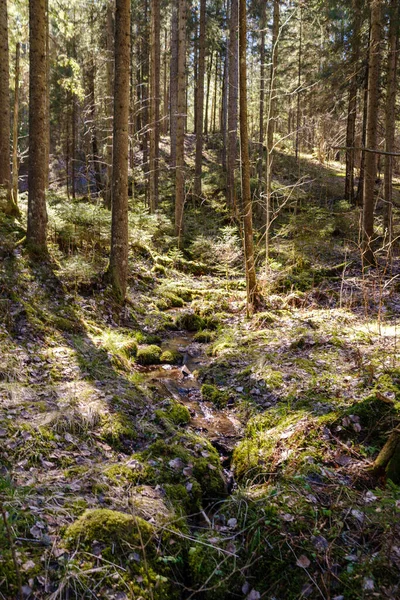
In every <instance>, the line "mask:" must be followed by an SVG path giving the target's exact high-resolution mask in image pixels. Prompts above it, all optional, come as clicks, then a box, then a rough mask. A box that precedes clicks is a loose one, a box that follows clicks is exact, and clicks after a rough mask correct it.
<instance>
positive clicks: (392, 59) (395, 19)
mask: <svg viewBox="0 0 400 600" xmlns="http://www.w3.org/2000/svg"><path fill="white" fill-rule="evenodd" d="M388 41H389V50H388V75H387V94H386V108H385V133H386V138H385V151H386V152H388V153H391V152H393V150H394V138H395V132H396V120H395V110H396V82H397V78H396V75H397V62H398V60H397V57H398V51H399V3H398V0H391V3H390V24H389V40H388ZM392 176H393V156H391V155H390V154H387V155H386V156H385V207H384V213H383V227H384V230H385V232H386V235H387V240H386V241H387V242H388V244H389V248H390V245H391V242H392V238H393V223H392V207H393V198H392V193H393V190H392Z"/></svg>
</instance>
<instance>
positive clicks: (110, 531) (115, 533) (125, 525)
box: [64, 508, 154, 548]
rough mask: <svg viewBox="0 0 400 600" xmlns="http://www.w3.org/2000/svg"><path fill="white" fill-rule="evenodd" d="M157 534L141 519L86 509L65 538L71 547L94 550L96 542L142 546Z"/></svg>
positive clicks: (101, 509)
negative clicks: (93, 543) (91, 547)
mask: <svg viewBox="0 0 400 600" xmlns="http://www.w3.org/2000/svg"><path fill="white" fill-rule="evenodd" d="M153 534H154V531H153V528H152V527H151V525H149V523H147V522H146V521H144V520H143V519H141V518H140V517H134V516H132V515H127V514H125V513H121V512H118V511H116V510H110V509H108V508H96V509H90V510H86V511H85V512H84V513H83V514H82V515H81V516H80V517H79V518H78V519H77V520H76V521H75V522H74V523H72V524H71V525H69V526H68V527H67V529H66V531H65V534H64V538H65V540H66V542H67V544H68V547H70V548H71V547H74V546H76V545H83V546H84V547H88V545H89V547H90V544H91V543H92V542H94V541H98V542H103V543H106V544H107V545H110V546H111V545H113V544H118V545H119V546H120V547H121V546H124V545H125V544H129V545H131V544H132V545H134V546H138V547H139V546H142V545H143V544H146V543H148V542H149V540H150V538H151V536H152V535H153Z"/></svg>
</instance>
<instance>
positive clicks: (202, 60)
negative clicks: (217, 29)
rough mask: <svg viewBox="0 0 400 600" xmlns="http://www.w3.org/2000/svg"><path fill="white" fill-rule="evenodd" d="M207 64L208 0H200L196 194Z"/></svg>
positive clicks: (197, 193) (199, 171)
mask: <svg viewBox="0 0 400 600" xmlns="http://www.w3.org/2000/svg"><path fill="white" fill-rule="evenodd" d="M205 65H206V0H200V40H199V71H198V79H197V104H196V165H195V181H194V195H195V196H198V197H200V196H201V173H202V164H203V113H204V71H205Z"/></svg>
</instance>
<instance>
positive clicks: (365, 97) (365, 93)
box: [356, 41, 370, 206]
mask: <svg viewBox="0 0 400 600" xmlns="http://www.w3.org/2000/svg"><path fill="white" fill-rule="evenodd" d="M369 42H370V41H368V57H369ZM368 60H369V58H367V64H366V67H365V75H364V90H363V120H362V132H361V146H362V148H365V144H366V141H367V112H368V72H369V65H368ZM364 173H365V152H364V151H362V152H361V158H360V173H359V178H358V186H357V194H356V205H357V206H362V205H363V196H364Z"/></svg>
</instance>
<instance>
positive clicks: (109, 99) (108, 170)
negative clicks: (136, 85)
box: [104, 1, 114, 209]
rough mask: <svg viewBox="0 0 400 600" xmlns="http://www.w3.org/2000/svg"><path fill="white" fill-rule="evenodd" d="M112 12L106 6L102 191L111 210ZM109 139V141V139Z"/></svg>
mask: <svg viewBox="0 0 400 600" xmlns="http://www.w3.org/2000/svg"><path fill="white" fill-rule="evenodd" d="M113 54H114V10H113V3H112V2H111V1H110V2H109V3H108V5H107V100H106V115H107V121H106V157H107V166H106V184H105V190H104V204H105V206H106V208H108V209H111V198H112V160H113V147H112V120H113V102H112V96H113V83H114V60H113ZM110 138H111V139H110Z"/></svg>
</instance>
